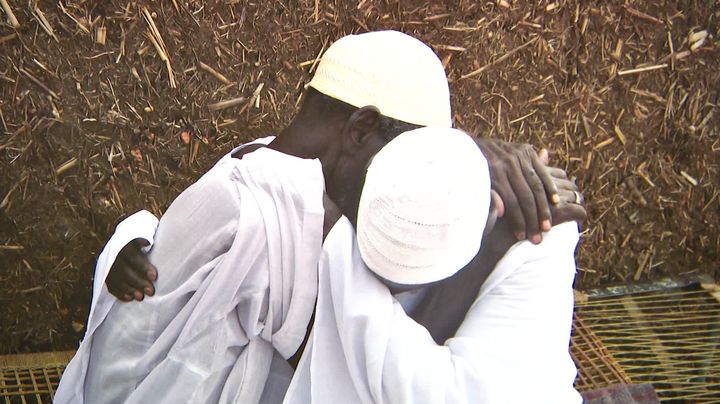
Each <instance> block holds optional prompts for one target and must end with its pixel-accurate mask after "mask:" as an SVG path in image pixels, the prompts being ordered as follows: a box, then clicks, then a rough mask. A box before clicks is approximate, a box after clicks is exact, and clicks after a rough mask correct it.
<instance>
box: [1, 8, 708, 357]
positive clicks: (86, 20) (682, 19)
mask: <svg viewBox="0 0 720 404" xmlns="http://www.w3.org/2000/svg"><path fill="white" fill-rule="evenodd" d="M3 2H4V3H6V4H7V7H8V8H9V9H10V10H11V11H12V13H13V15H14V16H15V17H16V19H17V25H18V26H17V28H13V26H12V24H13V23H14V21H11V20H10V19H9V18H8V15H7V11H4V12H3V13H2V14H0V16H1V17H2V21H3V22H2V24H0V170H1V171H0V172H1V173H2V174H1V175H0V282H1V284H2V289H0V290H1V292H0V353H11V352H23V351H43V350H54V349H68V348H69V349H72V348H74V347H75V346H76V344H77V342H78V340H79V338H80V337H81V335H82V332H83V331H84V330H83V327H84V322H85V319H86V317H87V312H88V303H89V300H90V288H91V282H92V280H91V276H92V268H93V265H94V261H95V258H96V255H97V252H98V251H99V250H100V249H101V247H102V245H103V243H104V242H105V241H106V239H107V237H108V236H109V235H110V234H111V232H112V230H113V227H114V225H115V223H117V221H118V220H119V218H121V217H123V216H125V215H127V214H130V213H133V212H135V211H136V210H139V209H141V208H148V209H150V210H152V211H154V212H155V213H156V214H161V213H162V211H163V209H165V208H166V207H167V205H168V204H169V202H170V201H172V199H173V198H174V197H175V196H176V195H177V194H178V193H179V192H180V191H182V190H183V189H184V188H185V187H186V186H187V185H188V184H190V183H191V182H192V181H193V180H195V179H197V178H198V177H199V176H200V175H201V174H202V173H203V172H204V171H205V170H206V169H208V168H209V167H210V165H211V164H212V163H213V162H214V161H216V160H217V159H218V158H219V157H220V156H221V155H223V154H224V153H226V152H227V151H228V150H229V149H230V148H231V147H232V146H234V145H237V144H239V143H241V142H244V141H246V140H249V139H253V138H256V137H260V136H265V135H269V134H273V133H276V132H277V131H278V130H279V129H281V128H282V127H283V126H284V125H286V124H287V123H288V122H289V120H290V119H291V117H292V116H293V113H294V111H295V108H296V106H297V103H298V98H299V95H300V93H301V89H302V85H303V84H304V83H305V82H307V81H308V79H309V78H310V77H311V73H312V69H313V68H314V66H315V64H316V60H317V57H318V55H320V54H321V53H322V51H323V50H324V49H326V48H327V46H328V45H329V44H330V43H332V41H334V40H335V39H337V38H339V37H340V36H342V35H345V34H349V33H353V32H363V31H367V30H378V29H396V30H401V31H404V32H406V33H409V34H412V35H414V36H416V37H418V38H420V39H422V40H423V41H425V42H426V43H428V44H429V45H430V46H432V47H433V49H434V50H435V51H436V52H437V53H438V55H439V56H440V58H441V59H442V60H443V63H444V64H445V65H446V68H447V73H448V76H449V78H450V80H451V91H452V94H453V100H452V101H453V106H454V109H455V123H456V125H457V126H458V127H460V128H462V129H465V130H467V131H469V132H471V133H473V134H476V135H478V136H488V137H496V138H501V139H505V140H511V141H515V142H527V143H530V144H533V145H534V146H536V147H538V148H540V147H548V148H549V149H551V150H552V151H553V162H554V164H556V165H559V166H561V167H563V168H566V169H567V170H568V172H569V173H570V174H571V175H574V176H576V177H577V181H578V183H579V184H580V186H581V188H582V190H583V191H584V194H585V197H586V200H587V207H588V213H589V219H588V221H587V222H586V223H585V225H584V229H585V233H584V235H583V237H582V241H581V245H580V247H579V251H578V266H579V271H578V276H577V285H576V286H577V287H579V288H587V287H593V286H597V285H606V284H610V283H617V282H629V281H633V280H647V279H654V278H657V277H660V276H664V275H667V274H681V273H688V272H709V273H711V274H714V275H715V276H716V278H717V275H718V251H719V250H720V236H719V234H720V232H719V231H718V230H719V229H718V223H719V213H720V202H719V200H720V197H719V195H718V194H719V193H720V190H719V185H720V177H719V175H718V169H719V163H720V161H719V157H718V156H720V153H719V152H720V140H719V136H718V127H719V126H720V110H718V101H719V98H718V88H719V86H720V67H719V66H718V62H719V61H720V51H719V50H718V49H719V47H718V45H720V42H718V37H719V35H720V33H719V32H718V20H719V19H720V2H718V1H716V0H713V1H710V0H707V1H687V0H686V1H648V2H645V1H631V0H627V1H619V0H616V1H593V2H581V1H579V0H574V1H571V0H550V1H539V2H520V1H517V2H514V3H512V2H510V1H509V0H508V1H505V0H500V1H444V2H418V1H403V2H397V1H374V0H360V1H353V2H349V1H325V0H306V1H293V0H287V1H264V2H261V1H255V2H250V1H241V0H228V1H206V2H203V1H194V0H171V1H127V0H124V1H123V0H110V1H70V0H60V2H54V1H37V2H30V3H29V4H28V3H27V2H25V1H21V0H5V1H3ZM528 3H530V4H528ZM703 35H705V36H703Z"/></svg>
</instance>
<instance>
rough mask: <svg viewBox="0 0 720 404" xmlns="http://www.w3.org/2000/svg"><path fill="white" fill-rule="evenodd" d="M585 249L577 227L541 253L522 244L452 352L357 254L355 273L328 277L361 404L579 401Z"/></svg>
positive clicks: (565, 229)
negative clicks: (577, 341) (579, 294)
mask: <svg viewBox="0 0 720 404" xmlns="http://www.w3.org/2000/svg"><path fill="white" fill-rule="evenodd" d="M577 241H578V232H577V226H576V225H575V224H574V223H572V224H569V225H561V226H558V227H557V228H555V229H553V230H551V231H550V232H549V233H548V234H546V235H545V236H544V241H543V243H542V244H540V245H538V246H534V245H532V244H530V243H529V242H522V243H518V244H516V245H515V246H513V248H511V250H510V251H508V253H507V254H506V256H505V257H504V258H503V259H502V260H501V261H500V262H499V263H498V265H497V266H496V268H495V272H494V273H493V274H492V275H491V276H490V278H489V279H488V281H487V282H486V284H485V285H484V286H483V288H482V289H481V291H480V294H479V296H478V298H477V300H476V301H475V303H474V304H473V306H472V307H471V309H470V311H469V312H468V314H467V316H466V318H465V320H464V322H463V323H462V325H461V326H460V329H459V330H458V332H457V334H456V335H455V336H454V337H453V338H451V339H449V340H448V341H447V342H446V343H445V345H437V344H436V343H435V342H434V341H433V339H432V337H431V336H430V334H429V333H428V332H427V330H426V329H425V328H423V327H422V326H421V325H419V324H417V323H416V322H414V321H413V320H412V319H411V318H410V317H408V316H407V315H406V314H405V312H404V311H403V309H402V307H401V306H400V304H399V303H398V302H397V301H395V300H394V299H393V298H392V296H391V295H390V292H389V291H388V289H387V288H386V287H385V286H384V285H383V284H382V283H380V282H379V281H378V280H377V279H376V278H375V277H374V276H372V274H370V272H369V271H368V270H367V268H366V267H365V266H364V265H362V263H361V261H360V260H359V253H358V252H357V249H356V248H355V249H354V253H353V254H352V255H353V256H352V258H351V259H352V260H353V261H354V262H353V263H354V265H350V266H347V267H345V268H333V269H332V270H330V271H325V272H322V271H321V275H320V276H321V288H322V283H323V281H322V278H323V277H324V276H326V275H327V276H328V278H329V280H330V282H329V283H330V290H331V296H332V303H333V305H334V310H333V311H334V317H335V321H336V322H337V330H338V334H339V339H340V343H341V346H342V350H343V353H344V356H345V358H346V362H347V366H348V372H349V375H350V378H351V379H352V383H353V385H354V389H355V391H356V392H357V394H358V396H359V397H360V401H362V402H375V403H441V402H448V403H450V402H451V403H464V402H467V403H478V402H492V403H496V402H499V403H503V402H513V403H517V402H553V403H563V402H580V396H579V395H578V393H577V392H576V391H575V390H574V389H573V386H572V385H573V381H574V378H575V367H574V365H573V363H572V360H571V358H570V356H569V353H568V345H569V339H570V329H571V323H572V310H573V300H572V299H573V298H572V281H573V278H574V274H575V261H574V250H575V246H576V244H577ZM337 259H342V258H337ZM326 382H329V383H332V382H331V381H326Z"/></svg>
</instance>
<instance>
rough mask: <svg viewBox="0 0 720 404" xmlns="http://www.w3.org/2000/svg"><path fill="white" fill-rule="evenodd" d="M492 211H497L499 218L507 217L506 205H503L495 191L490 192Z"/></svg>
mask: <svg viewBox="0 0 720 404" xmlns="http://www.w3.org/2000/svg"><path fill="white" fill-rule="evenodd" d="M490 210H491V211H495V213H496V215H497V217H503V216H504V215H505V203H503V200H502V198H501V197H500V194H498V193H497V191H495V190H494V189H493V190H490Z"/></svg>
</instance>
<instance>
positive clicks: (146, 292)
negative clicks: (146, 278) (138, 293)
mask: <svg viewBox="0 0 720 404" xmlns="http://www.w3.org/2000/svg"><path fill="white" fill-rule="evenodd" d="M153 293H155V291H154V290H153V289H152V288H151V287H150V286H148V287H146V288H145V294H146V295H148V296H152V295H153Z"/></svg>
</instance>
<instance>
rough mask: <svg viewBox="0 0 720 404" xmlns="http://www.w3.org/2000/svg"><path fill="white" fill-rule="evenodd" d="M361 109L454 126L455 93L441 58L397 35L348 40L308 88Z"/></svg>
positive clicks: (332, 50) (328, 56)
mask: <svg viewBox="0 0 720 404" xmlns="http://www.w3.org/2000/svg"><path fill="white" fill-rule="evenodd" d="M308 85H309V86H310V87H313V88H314V89H316V90H318V91H319V92H321V93H323V94H325V95H327V96H330V97H332V98H335V99H336V100H340V101H343V102H346V103H348V104H350V105H353V106H355V107H358V108H361V107H364V106H367V105H373V106H375V107H377V108H378V109H379V110H380V113H381V114H382V115H384V116H386V117H389V118H393V119H397V120H400V121H404V122H408V123H412V124H416V125H420V126H444V127H448V128H449V127H451V126H452V122H451V120H452V118H451V116H450V90H449V88H448V82H447V76H446V75H445V69H444V68H443V66H442V63H441V62H440V59H438V57H437V55H435V53H434V52H433V51H432V49H430V48H429V47H428V46H427V45H425V44H424V43H422V42H420V41H419V40H417V39H415V38H413V37H411V36H408V35H405V34H403V33H401V32H397V31H378V32H368V33H365V34H360V35H348V36H345V37H342V38H340V39H338V40H337V41H336V42H335V43H333V44H332V45H330V47H329V48H328V50H327V51H326V52H325V54H324V55H323V57H322V59H320V63H319V64H318V67H317V71H316V72H315V76H314V77H313V79H312V80H311V81H310V83H309V84H308Z"/></svg>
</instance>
